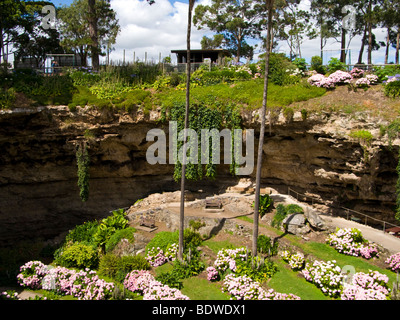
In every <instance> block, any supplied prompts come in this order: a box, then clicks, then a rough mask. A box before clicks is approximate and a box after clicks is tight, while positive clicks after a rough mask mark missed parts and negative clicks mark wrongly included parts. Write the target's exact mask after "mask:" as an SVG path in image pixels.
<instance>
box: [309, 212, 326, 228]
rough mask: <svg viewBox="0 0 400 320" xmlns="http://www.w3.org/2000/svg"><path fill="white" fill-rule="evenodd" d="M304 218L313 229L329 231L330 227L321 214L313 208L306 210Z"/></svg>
mask: <svg viewBox="0 0 400 320" xmlns="http://www.w3.org/2000/svg"><path fill="white" fill-rule="evenodd" d="M304 216H305V218H306V219H307V221H308V223H309V224H310V226H311V227H313V228H314V229H317V230H327V229H328V226H327V224H326V222H325V221H324V219H322V218H321V216H320V215H319V213H318V212H317V211H315V210H313V209H311V208H305V209H304Z"/></svg>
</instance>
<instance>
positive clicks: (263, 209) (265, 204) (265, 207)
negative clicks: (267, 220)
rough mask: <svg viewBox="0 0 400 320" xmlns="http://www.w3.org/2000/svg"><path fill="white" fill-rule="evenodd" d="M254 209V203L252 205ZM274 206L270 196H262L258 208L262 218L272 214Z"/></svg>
mask: <svg viewBox="0 0 400 320" xmlns="http://www.w3.org/2000/svg"><path fill="white" fill-rule="evenodd" d="M252 206H253V207H254V202H253V204H252ZM273 206H274V200H273V199H272V198H271V197H270V196H269V194H262V195H260V202H259V207H258V213H259V215H260V217H261V218H262V217H263V216H264V215H265V214H266V213H268V212H271V210H272V208H273Z"/></svg>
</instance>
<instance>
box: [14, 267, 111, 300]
mask: <svg viewBox="0 0 400 320" xmlns="http://www.w3.org/2000/svg"><path fill="white" fill-rule="evenodd" d="M20 271H21V273H20V274H18V276H17V279H18V282H19V283H20V285H22V286H24V287H29V288H31V289H44V290H55V291H57V292H58V293H61V294H65V295H72V296H74V297H76V298H78V299H80V300H105V299H108V298H110V297H111V295H112V292H113V290H114V284H113V283H109V282H106V281H104V280H103V279H100V278H99V277H98V275H97V274H96V271H93V270H89V269H85V270H80V271H76V270H70V269H67V268H65V267H56V268H50V267H49V266H46V265H45V264H43V263H42V262H40V261H30V262H27V263H26V264H24V265H23V266H21V268H20Z"/></svg>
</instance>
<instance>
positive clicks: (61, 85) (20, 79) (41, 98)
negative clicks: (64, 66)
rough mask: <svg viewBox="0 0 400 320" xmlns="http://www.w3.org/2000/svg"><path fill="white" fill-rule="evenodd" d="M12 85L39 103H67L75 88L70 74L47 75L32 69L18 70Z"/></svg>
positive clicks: (13, 76)
mask: <svg viewBox="0 0 400 320" xmlns="http://www.w3.org/2000/svg"><path fill="white" fill-rule="evenodd" d="M10 85H12V87H13V88H14V89H15V91H16V92H22V93H24V94H25V95H26V96H27V97H28V98H30V99H32V100H33V101H35V102H36V104H38V105H67V104H68V103H70V101H71V99H72V95H73V92H74V90H75V88H74V85H73V81H72V79H71V78H70V77H69V76H68V75H54V76H51V77H46V76H43V75H39V74H37V73H35V72H34V71H33V70H30V69H18V70H16V71H15V73H14V74H13V75H12V81H11V83H10Z"/></svg>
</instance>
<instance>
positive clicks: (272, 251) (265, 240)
mask: <svg viewBox="0 0 400 320" xmlns="http://www.w3.org/2000/svg"><path fill="white" fill-rule="evenodd" d="M257 250H258V251H259V252H260V253H261V254H267V255H268V256H274V255H276V254H277V253H278V242H277V241H273V240H271V238H270V237H267V236H266V235H263V234H261V235H259V236H258V239H257Z"/></svg>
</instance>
